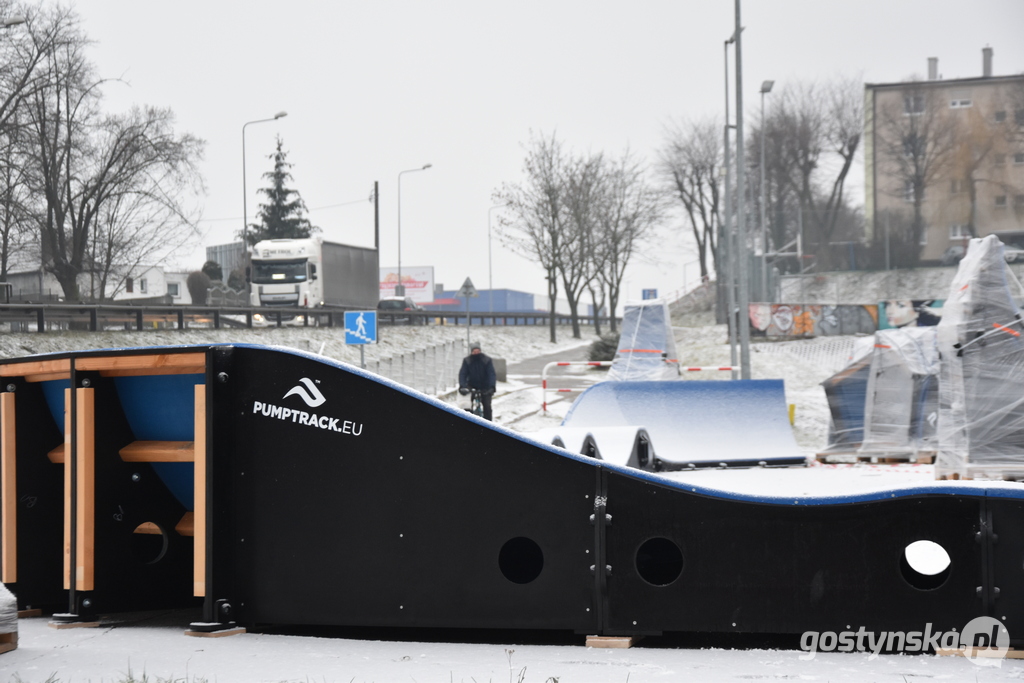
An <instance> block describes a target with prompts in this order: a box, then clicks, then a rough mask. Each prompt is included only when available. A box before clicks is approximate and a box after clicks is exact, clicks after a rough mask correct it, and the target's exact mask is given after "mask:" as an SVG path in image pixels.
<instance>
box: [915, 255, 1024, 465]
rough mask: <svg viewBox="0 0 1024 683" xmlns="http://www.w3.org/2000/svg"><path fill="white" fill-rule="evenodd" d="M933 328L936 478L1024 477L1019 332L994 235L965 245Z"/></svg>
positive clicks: (1023, 366) (1023, 352)
mask: <svg viewBox="0 0 1024 683" xmlns="http://www.w3.org/2000/svg"><path fill="white" fill-rule="evenodd" d="M1014 286H1015V287H1016V286H1017V285H1016V283H1015V284H1014ZM937 329H938V346H939V352H940V353H941V354H942V372H941V382H940V387H939V429H938V436H939V438H938V441H939V451H938V458H937V460H936V468H935V470H936V471H935V474H936V476H938V477H945V476H953V475H955V476H969V477H972V478H979V477H985V476H991V477H1003V476H1007V475H1013V476H1020V474H1024V391H1022V389H1021V387H1022V386H1024V338H1022V336H1021V335H1022V332H1024V326H1022V324H1021V317H1020V310H1019V309H1018V308H1017V305H1016V304H1015V303H1014V301H1013V297H1012V293H1011V289H1010V284H1009V282H1008V280H1007V270H1006V263H1005V261H1004V260H1003V245H1002V243H1001V242H1000V241H999V240H998V238H996V237H995V236H994V235H990V236H988V237H985V238H982V239H972V240H971V241H970V244H969V246H968V248H967V254H966V255H965V256H964V258H963V260H962V261H960V267H959V269H958V270H957V274H956V276H955V277H954V278H953V284H952V286H951V288H950V294H949V298H947V299H946V304H945V308H944V313H943V316H942V320H941V321H940V322H939V325H938V328H937Z"/></svg>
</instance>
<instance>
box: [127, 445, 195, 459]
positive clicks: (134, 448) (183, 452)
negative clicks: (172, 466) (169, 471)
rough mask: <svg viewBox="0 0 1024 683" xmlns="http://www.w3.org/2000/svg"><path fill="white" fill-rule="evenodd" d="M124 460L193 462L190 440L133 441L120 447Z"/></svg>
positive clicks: (193, 456) (192, 448) (193, 454)
mask: <svg viewBox="0 0 1024 683" xmlns="http://www.w3.org/2000/svg"><path fill="white" fill-rule="evenodd" d="M120 453H121V460H124V461H125V462H193V461H195V449H194V447H193V443H192V442H191V441H133V442H131V443H130V444H128V445H127V446H125V447H124V448H122V449H121V451H120Z"/></svg>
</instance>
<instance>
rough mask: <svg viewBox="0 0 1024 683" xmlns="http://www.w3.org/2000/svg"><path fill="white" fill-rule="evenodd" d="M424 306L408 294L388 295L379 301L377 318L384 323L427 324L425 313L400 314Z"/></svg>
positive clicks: (421, 309)
mask: <svg viewBox="0 0 1024 683" xmlns="http://www.w3.org/2000/svg"><path fill="white" fill-rule="evenodd" d="M407 311H421V312H422V311H423V308H422V307H421V306H420V305H419V304H417V303H416V302H415V301H413V300H412V299H410V298H409V297H407V296H388V297H384V298H383V299H381V300H380V301H378V302H377V320H378V322H380V323H381V324H383V325H400V324H401V325H426V324H427V320H428V319H427V317H426V316H425V315H400V313H405V312H407Z"/></svg>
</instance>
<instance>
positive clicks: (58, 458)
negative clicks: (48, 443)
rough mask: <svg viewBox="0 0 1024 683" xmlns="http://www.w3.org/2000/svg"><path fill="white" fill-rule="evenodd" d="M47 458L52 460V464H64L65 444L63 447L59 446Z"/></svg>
mask: <svg viewBox="0 0 1024 683" xmlns="http://www.w3.org/2000/svg"><path fill="white" fill-rule="evenodd" d="M46 457H47V458H49V459H50V462H53V463H63V462H64V444H61V445H59V446H57V447H56V448H54V449H53V450H52V451H50V452H49V453H47V454H46Z"/></svg>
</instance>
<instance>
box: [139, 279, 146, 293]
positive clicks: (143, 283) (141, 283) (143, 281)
mask: <svg viewBox="0 0 1024 683" xmlns="http://www.w3.org/2000/svg"><path fill="white" fill-rule="evenodd" d="M139 293H140V294H145V293H146V278H142V279H140V280H139Z"/></svg>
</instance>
